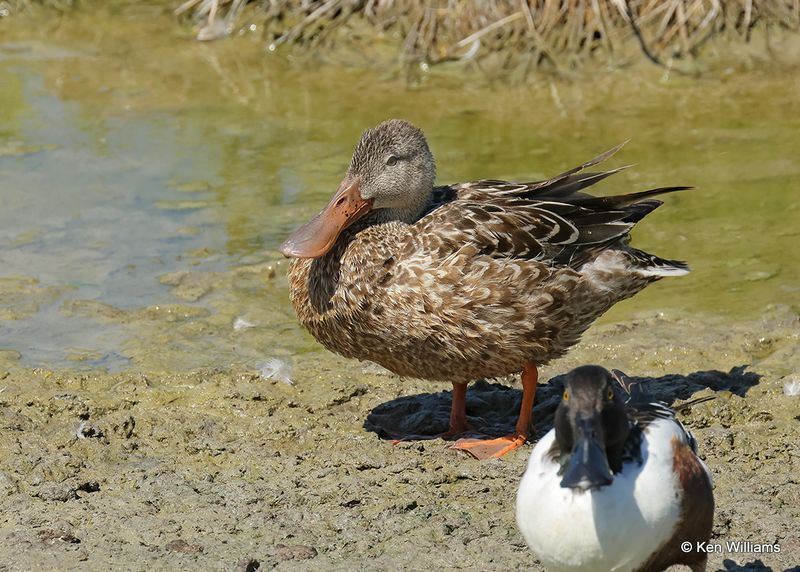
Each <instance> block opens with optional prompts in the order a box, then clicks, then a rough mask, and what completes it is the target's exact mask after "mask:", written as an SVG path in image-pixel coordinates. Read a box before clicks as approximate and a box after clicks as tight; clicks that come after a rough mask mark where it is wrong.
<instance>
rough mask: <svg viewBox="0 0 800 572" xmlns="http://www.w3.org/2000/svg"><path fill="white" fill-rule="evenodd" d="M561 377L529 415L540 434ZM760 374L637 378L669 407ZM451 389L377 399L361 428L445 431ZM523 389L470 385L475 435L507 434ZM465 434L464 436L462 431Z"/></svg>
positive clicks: (541, 390) (740, 388)
mask: <svg viewBox="0 0 800 572" xmlns="http://www.w3.org/2000/svg"><path fill="white" fill-rule="evenodd" d="M563 378H564V375H563V374H562V375H557V376H555V377H553V378H551V379H550V380H549V381H548V382H547V383H544V384H540V385H539V386H538V388H537V391H536V402H535V405H534V408H533V419H534V422H535V425H536V435H535V437H536V438H538V437H540V436H542V435H544V434H545V433H546V432H547V431H549V430H550V429H551V428H552V426H553V416H554V415H555V410H556V408H557V407H558V404H559V402H560V401H561V394H562V393H563V387H564V386H563ZM760 378H761V376H760V375H759V374H757V373H754V372H750V371H747V366H746V365H743V366H737V367H734V368H732V369H731V370H730V371H729V372H727V373H726V372H722V371H717V370H709V371H697V372H694V373H690V374H689V375H680V374H667V375H664V376H661V377H635V376H631V380H632V381H634V382H639V383H640V384H641V387H642V389H643V391H644V393H645V394H646V396H647V397H648V398H649V399H650V400H655V401H660V402H662V403H665V404H667V405H672V404H673V403H675V402H676V401H679V400H680V401H683V400H686V399H689V398H690V397H691V396H692V395H693V394H695V393H696V392H698V391H702V390H704V389H710V390H712V391H714V392H718V391H728V392H731V393H733V394H736V395H738V396H740V397H744V396H745V395H746V394H747V391H748V390H749V389H750V388H751V387H753V386H754V385H757V384H758V382H759V379H760ZM451 401H452V392H451V391H439V392H436V393H421V394H417V395H409V396H405V397H398V398H396V399H392V400H391V401H387V402H384V403H381V404H380V405H378V406H376V407H375V408H373V409H372V411H370V413H369V414H368V415H367V418H366V419H365V421H364V429H366V430H367V431H370V432H372V433H376V434H377V435H378V436H379V437H381V438H383V439H398V438H404V439H406V440H414V439H426V438H430V437H433V436H436V435H438V434H440V433H443V432H445V431H447V429H448V424H449V419H450V404H451ZM521 402H522V391H521V390H519V389H514V388H512V387H509V386H507V385H503V384H501V383H490V382H488V381H485V380H479V381H476V382H475V383H474V384H471V385H470V387H469V390H468V391H467V418H468V421H469V424H470V427H471V430H474V432H475V433H476V434H480V435H488V436H492V437H497V436H500V435H505V434H508V433H511V432H512V431H513V430H514V426H515V424H516V422H517V416H518V415H519V407H520V404H521ZM462 436H463V435H462Z"/></svg>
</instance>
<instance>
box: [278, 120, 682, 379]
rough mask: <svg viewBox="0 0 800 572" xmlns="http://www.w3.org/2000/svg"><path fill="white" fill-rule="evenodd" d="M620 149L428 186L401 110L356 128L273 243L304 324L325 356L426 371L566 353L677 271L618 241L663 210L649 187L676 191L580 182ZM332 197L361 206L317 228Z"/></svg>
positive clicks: (456, 374)
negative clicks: (606, 189) (603, 191)
mask: <svg viewBox="0 0 800 572" xmlns="http://www.w3.org/2000/svg"><path fill="white" fill-rule="evenodd" d="M618 149H619V147H617V148H614V149H612V150H610V151H608V152H606V153H604V154H602V155H600V156H599V157H597V158H595V159H593V160H592V161H589V162H587V163H584V164H583V165H580V166H579V167H576V168H574V169H571V170H570V171H567V172H566V173H563V174H561V175H558V176H556V177H554V178H552V179H548V180H546V181H541V182H535V183H510V182H505V181H495V180H481V181H477V182H472V183H461V184H454V185H448V186H443V187H436V188H434V187H433V179H434V174H435V169H434V163H433V158H432V156H431V154H430V151H429V150H428V146H427V143H426V142H425V139H424V136H423V135H422V132H421V131H419V130H418V129H417V128H415V127H413V126H412V125H410V124H408V123H406V122H404V121H399V120H391V121H387V122H384V123H382V124H381V125H379V126H378V127H376V128H374V129H372V130H369V131H367V132H366V133H364V135H363V136H362V138H361V140H360V141H359V143H358V145H357V147H356V151H355V154H354V156H353V159H352V161H351V164H350V168H349V170H348V172H347V175H346V177H345V181H344V182H343V183H342V186H341V187H340V191H339V192H338V193H337V195H336V196H335V197H334V199H332V201H331V203H330V204H329V206H328V207H326V210H325V211H323V212H322V213H320V215H319V216H318V217H316V218H315V219H314V220H312V221H311V222H310V223H309V224H308V225H306V227H303V228H302V229H300V230H298V231H297V232H296V233H295V235H293V236H292V237H291V238H290V239H289V240H287V242H286V243H284V246H283V251H284V253H285V254H287V255H288V256H294V257H297V258H295V259H294V260H292V261H291V264H290V266H289V284H290V293H291V300H292V303H293V305H294V308H295V310H296V311H297V315H298V317H299V319H300V322H301V323H302V324H303V325H304V326H305V327H306V328H307V329H308V330H309V331H310V332H311V334H312V335H313V336H314V337H315V338H316V339H317V340H319V342H320V343H321V344H322V345H324V346H325V347H326V348H328V349H329V350H331V351H334V352H336V353H339V354H341V355H343V356H346V357H351V358H357V359H360V360H370V361H373V362H376V363H378V364H380V365H382V366H384V367H385V368H387V369H389V370H390V371H393V372H395V373H396V374H398V375H402V376H410V377H418V378H424V379H430V380H440V381H451V382H454V383H466V382H469V381H471V380H474V379H477V378H482V377H483V378H491V377H498V376H503V375H507V374H511V373H516V372H519V371H521V370H522V369H523V365H524V364H525V363H532V364H535V365H543V364H545V363H547V362H549V361H550V360H552V359H553V358H556V357H559V356H561V355H563V354H564V353H565V352H566V351H567V349H568V348H569V347H570V346H572V345H574V344H575V343H576V342H577V341H578V339H579V338H580V336H581V334H583V332H584V331H585V330H586V329H587V328H588V327H589V325H590V324H591V323H592V322H593V321H594V320H595V319H596V318H597V317H598V316H600V315H601V314H602V313H604V312H605V311H606V310H608V309H609V308H610V307H611V306H613V305H614V304H615V303H616V302H618V301H620V300H623V299H625V298H628V297H630V296H632V295H633V294H635V293H636V292H638V291H639V290H641V289H642V288H644V287H645V286H646V285H647V284H649V283H650V282H653V281H654V280H657V279H659V278H660V277H662V276H666V275H680V274H685V273H686V272H687V271H688V268H687V267H686V265H685V264H683V263H681V262H675V261H669V260H663V259H660V258H657V257H655V256H652V255H650V254H647V253H644V252H642V251H639V250H636V249H634V248H631V247H629V246H628V244H627V243H628V233H629V231H630V229H631V228H632V227H633V225H634V224H635V223H636V222H638V221H639V220H640V219H641V218H643V217H644V216H645V215H646V214H648V213H649V212H651V211H652V210H653V209H655V208H656V207H658V206H659V205H660V204H661V203H660V201H657V200H654V199H653V198H651V196H652V195H655V194H659V193H666V192H670V191H674V190H680V189H684V188H686V187H670V188H663V189H655V190H653V191H645V192H643V193H634V194H629V195H621V196H611V197H602V198H596V197H592V196H590V195H588V194H585V193H583V192H581V191H582V189H584V188H585V187H588V186H589V185H592V184H594V183H596V182H598V181H600V180H602V179H604V178H606V177H607V176H609V175H611V174H613V173H615V172H617V171H618V170H619V169H616V170H612V171H605V172H600V173H586V172H584V169H586V168H588V167H590V166H592V165H594V164H596V163H599V162H600V161H602V160H604V159H606V158H608V157H609V156H611V155H612V154H613V153H614V152H616V151H617V150H618ZM354 193H358V194H354ZM344 195H347V196H349V200H350V201H351V203H352V201H356V203H358V204H357V205H356V206H352V205H355V204H356V203H352V204H351V207H352V208H351V210H353V209H355V208H359V209H361V210H360V211H359V213H360V214H358V215H357V217H350V218H348V220H347V222H345V223H337V225H334V226H335V228H332V227H330V226H326V224H327V223H326V222H325V221H326V220H330V218H331V216H332V215H331V214H330V213H331V212H332V211H333V210H335V209H336V208H338V207H339V205H340V204H343V200H344V199H343V198H337V197H344ZM362 207H363V208H362ZM361 213H363V214H361ZM345 217H349V215H348V214H345V215H342V216H341V217H340V218H342V220H344V218H345ZM351 218H357V220H355V221H354V220H351ZM348 225H349V226H348ZM322 235H325V236H327V237H335V241H334V239H333V238H329V239H328V243H329V244H330V245H332V246H330V245H329V246H324V245H323V244H322V243H323V242H324V241H323V240H322V239H321V238H318V237H319V236H322Z"/></svg>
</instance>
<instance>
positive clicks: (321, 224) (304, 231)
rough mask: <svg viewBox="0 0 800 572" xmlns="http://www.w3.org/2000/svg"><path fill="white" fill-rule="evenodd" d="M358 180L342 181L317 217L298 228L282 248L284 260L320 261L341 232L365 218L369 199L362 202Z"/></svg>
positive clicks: (369, 206) (369, 203) (370, 200)
mask: <svg viewBox="0 0 800 572" xmlns="http://www.w3.org/2000/svg"><path fill="white" fill-rule="evenodd" d="M360 183H361V181H360V180H359V178H358V177H356V178H355V179H345V180H344V181H342V184H341V185H339V189H338V190H337V191H336V194H334V195H333V198H332V199H331V201H330V202H329V203H328V205H327V206H326V207H325V208H324V209H322V212H320V213H319V214H318V215H317V216H315V217H314V218H312V219H311V220H310V221H308V222H307V223H306V224H304V225H303V226H301V227H300V228H298V229H297V230H296V231H294V232H293V233H292V235H291V236H290V237H289V238H287V239H286V241H285V242H284V243H283V244H282V245H281V248H280V250H281V252H282V253H283V255H284V256H286V257H287V258H319V257H320V256H323V255H325V253H327V252H328V251H329V250H330V249H331V248H332V247H333V245H334V244H335V243H336V239H337V238H339V235H340V234H341V232H342V231H343V230H344V229H346V228H347V227H348V226H350V225H351V224H353V223H354V222H355V221H357V220H358V219H359V218H361V217H362V216H364V215H365V214H366V213H367V212H369V209H370V208H371V207H372V199H369V200H364V199H362V198H361V189H360Z"/></svg>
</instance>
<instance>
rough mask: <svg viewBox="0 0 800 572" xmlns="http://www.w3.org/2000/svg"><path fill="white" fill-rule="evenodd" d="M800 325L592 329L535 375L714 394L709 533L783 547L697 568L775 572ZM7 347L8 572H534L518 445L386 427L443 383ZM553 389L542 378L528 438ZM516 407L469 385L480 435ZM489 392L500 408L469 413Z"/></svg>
mask: <svg viewBox="0 0 800 572" xmlns="http://www.w3.org/2000/svg"><path fill="white" fill-rule="evenodd" d="M799 335H800V319H798V315H797V312H796V311H795V310H793V309H792V308H790V307H787V306H775V307H771V308H766V309H765V310H764V313H763V316H762V317H760V318H759V319H756V320H751V321H745V322H740V323H730V322H728V321H726V320H723V319H722V318H703V317H699V316H680V315H662V314H658V315H651V316H645V317H640V318H637V319H634V320H629V321H626V322H624V323H616V324H606V325H602V326H598V327H595V328H592V329H591V330H590V331H589V333H588V334H587V336H586V337H585V339H584V341H583V342H582V343H581V344H580V345H579V346H578V347H576V348H575V349H573V351H571V352H570V353H569V354H568V355H567V356H566V357H565V358H563V359H561V360H559V361H558V362H556V363H554V364H552V365H551V366H548V367H547V368H545V369H544V370H543V371H542V377H541V379H543V380H548V379H550V378H551V377H553V376H556V375H557V374H559V373H562V372H565V371H567V370H568V369H570V368H571V367H574V366H576V365H579V364H583V363H599V364H602V365H606V366H609V367H617V368H619V369H622V370H624V371H626V372H628V373H629V374H630V375H634V376H639V377H644V378H647V379H648V381H647V382H646V385H647V388H648V389H649V390H650V391H652V392H653V393H654V394H655V395H657V396H658V397H659V398H661V399H663V400H665V401H668V402H677V403H679V402H681V401H684V400H686V399H689V398H692V397H699V396H701V395H706V394H709V395H715V396H716V399H715V400H713V401H711V402H708V403H704V404H701V405H698V406H696V407H694V408H692V409H691V410H690V411H688V412H686V413H684V414H682V416H681V417H682V420H683V421H684V422H685V423H686V424H687V425H688V426H689V427H690V428H691V429H692V431H693V432H694V433H695V435H696V436H697V438H698V441H699V444H700V448H701V452H702V455H703V457H704V458H705V460H706V462H707V464H708V465H709V467H710V468H711V471H712V472H713V474H714V479H715V494H716V499H717V511H716V518H715V526H714V540H715V541H718V542H722V543H724V542H725V541H735V540H741V541H750V542H753V543H778V544H780V547H781V552H780V553H779V554H712V555H711V558H710V567H709V569H711V570H717V569H720V570H767V569H773V570H784V569H789V568H790V567H792V566H795V565H796V564H797V562H798V561H800V544H799V543H798V536H797V529H796V523H797V522H798V517H800V502H799V501H800V482H799V481H798V480H797V475H798V473H799V471H798V470H799V469H800V462H798V460H799V459H800V451H798V443H800V422H798V418H799V417H798V416H799V415H800V397H798V396H788V395H786V394H785V393H784V389H783V386H784V383H785V382H787V381H790V380H792V379H794V378H797V376H798V375H799V374H800V344H798V341H799V340H798V337H799ZM15 357H16V356H15V355H13V354H11V353H4V354H2V355H0V380H1V381H0V422H2V433H1V434H2V441H3V443H2V447H0V455H2V458H0V467H2V468H1V469H0V504H2V506H3V511H2V513H3V519H2V525H0V539H2V542H0V546H2V548H0V570H21V569H26V570H33V569H39V570H49V569H81V570H107V569H120V568H121V567H123V568H125V569H132V570H133V569H141V570H145V569H148V570H168V569H178V568H194V569H203V570H254V569H256V568H255V567H256V563H258V565H259V566H260V569H272V568H275V569H278V570H322V569H324V570H387V569H405V570H428V569H439V570H457V569H477V570H523V569H538V565H537V564H536V562H535V560H534V558H533V557H532V556H531V555H530V553H529V552H528V551H527V549H526V548H525V546H524V543H523V541H522V538H521V537H520V535H519V533H518V532H517V530H516V527H515V525H514V515H513V502H514V495H515V493H516V486H517V483H518V480H519V477H520V475H521V473H522V471H523V469H524V465H525V462H526V460H527V457H528V455H529V453H530V446H526V447H524V448H522V449H521V450H520V451H517V452H514V453H513V454H510V455H508V456H507V457H506V458H504V459H502V460H494V461H488V462H477V461H474V460H472V459H470V458H468V457H466V456H465V455H463V454H462V453H459V452H456V451H452V450H449V449H447V444H446V443H445V442H443V441H440V440H433V441H414V442H408V443H402V444H400V445H397V446H392V445H391V444H390V443H389V442H387V441H385V440H383V439H381V438H380V437H379V435H378V434H377V433H380V431H381V429H383V430H386V431H391V430H394V429H396V428H397V426H398V420H405V425H404V426H403V428H406V429H408V428H411V429H413V430H415V431H416V432H419V433H425V432H433V431H435V430H437V426H438V424H441V423H442V422H443V417H442V416H446V413H447V407H448V405H449V393H447V392H446V389H447V388H446V387H445V386H444V385H441V384H432V383H428V382H424V381H419V380H401V379H399V378H396V377H394V376H391V375H385V374H382V373H380V372H378V371H376V370H375V368H373V367H370V366H365V364H361V363H357V362H353V361H347V360H343V359H339V358H337V357H335V356H332V355H330V354H327V353H325V352H322V351H314V352H309V353H307V354H302V355H299V356H296V357H295V358H294V361H293V362H292V364H293V366H294V367H293V380H294V385H289V384H287V383H284V382H281V381H277V380H265V379H263V378H262V377H260V376H259V375H258V374H257V373H256V372H254V371H248V370H244V369H226V368H219V369H205V370H198V371H194V372H190V373H165V372H152V373H139V372H128V373H117V374H105V373H100V372H96V371H89V372H75V371H73V372H70V371H50V370H45V369H29V368H25V367H21V366H19V365H18V364H17V362H16V360H15ZM557 384H558V380H557V379H556V380H554V381H553V382H550V383H549V384H543V385H542V386H541V387H540V390H539V393H538V400H537V405H536V409H535V417H536V419H537V420H538V425H537V428H538V430H539V432H540V433H539V434H541V432H543V431H545V430H547V429H548V428H549V424H550V422H551V416H552V412H553V409H554V407H555V404H556V403H557V394H558V386H557ZM519 397H520V391H519V389H518V384H517V383H516V382H515V381H514V380H501V382H499V383H498V384H483V385H482V386H479V387H478V389H475V390H471V391H470V400H471V401H470V404H469V406H468V410H469V412H470V414H471V415H472V416H473V418H472V421H473V423H474V424H475V425H477V426H479V427H481V426H483V424H484V423H489V424H490V425H491V427H490V428H489V430H490V431H491V430H503V428H504V427H503V424H504V423H507V424H511V423H513V415H514V407H515V405H516V403H517V402H518V399H519ZM487 399H489V400H493V402H494V404H495V406H494V409H495V410H496V411H501V412H507V413H501V414H500V415H499V416H495V418H494V419H488V420H487V421H485V420H483V419H481V418H480V417H479V416H477V415H476V412H478V411H480V406H481V403H482V402H485V401H486V400H487ZM414 411H416V412H420V411H422V412H423V413H418V414H413V415H412V414H410V413H411V412H414ZM503 415H505V418H503ZM393 424H394V425H393ZM401 425H402V424H401Z"/></svg>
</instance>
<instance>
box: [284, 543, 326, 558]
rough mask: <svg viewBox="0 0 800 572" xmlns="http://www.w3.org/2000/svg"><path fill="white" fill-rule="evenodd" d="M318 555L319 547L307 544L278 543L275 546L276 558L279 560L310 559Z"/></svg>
mask: <svg viewBox="0 0 800 572" xmlns="http://www.w3.org/2000/svg"><path fill="white" fill-rule="evenodd" d="M316 555H317V549H316V548H314V547H313V546H306V545H305V544H295V545H293V546H286V545H284V544H278V545H277V546H276V547H275V558H277V559H278V560H282V561H285V560H309V559H311V558H314V557H315V556H316Z"/></svg>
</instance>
